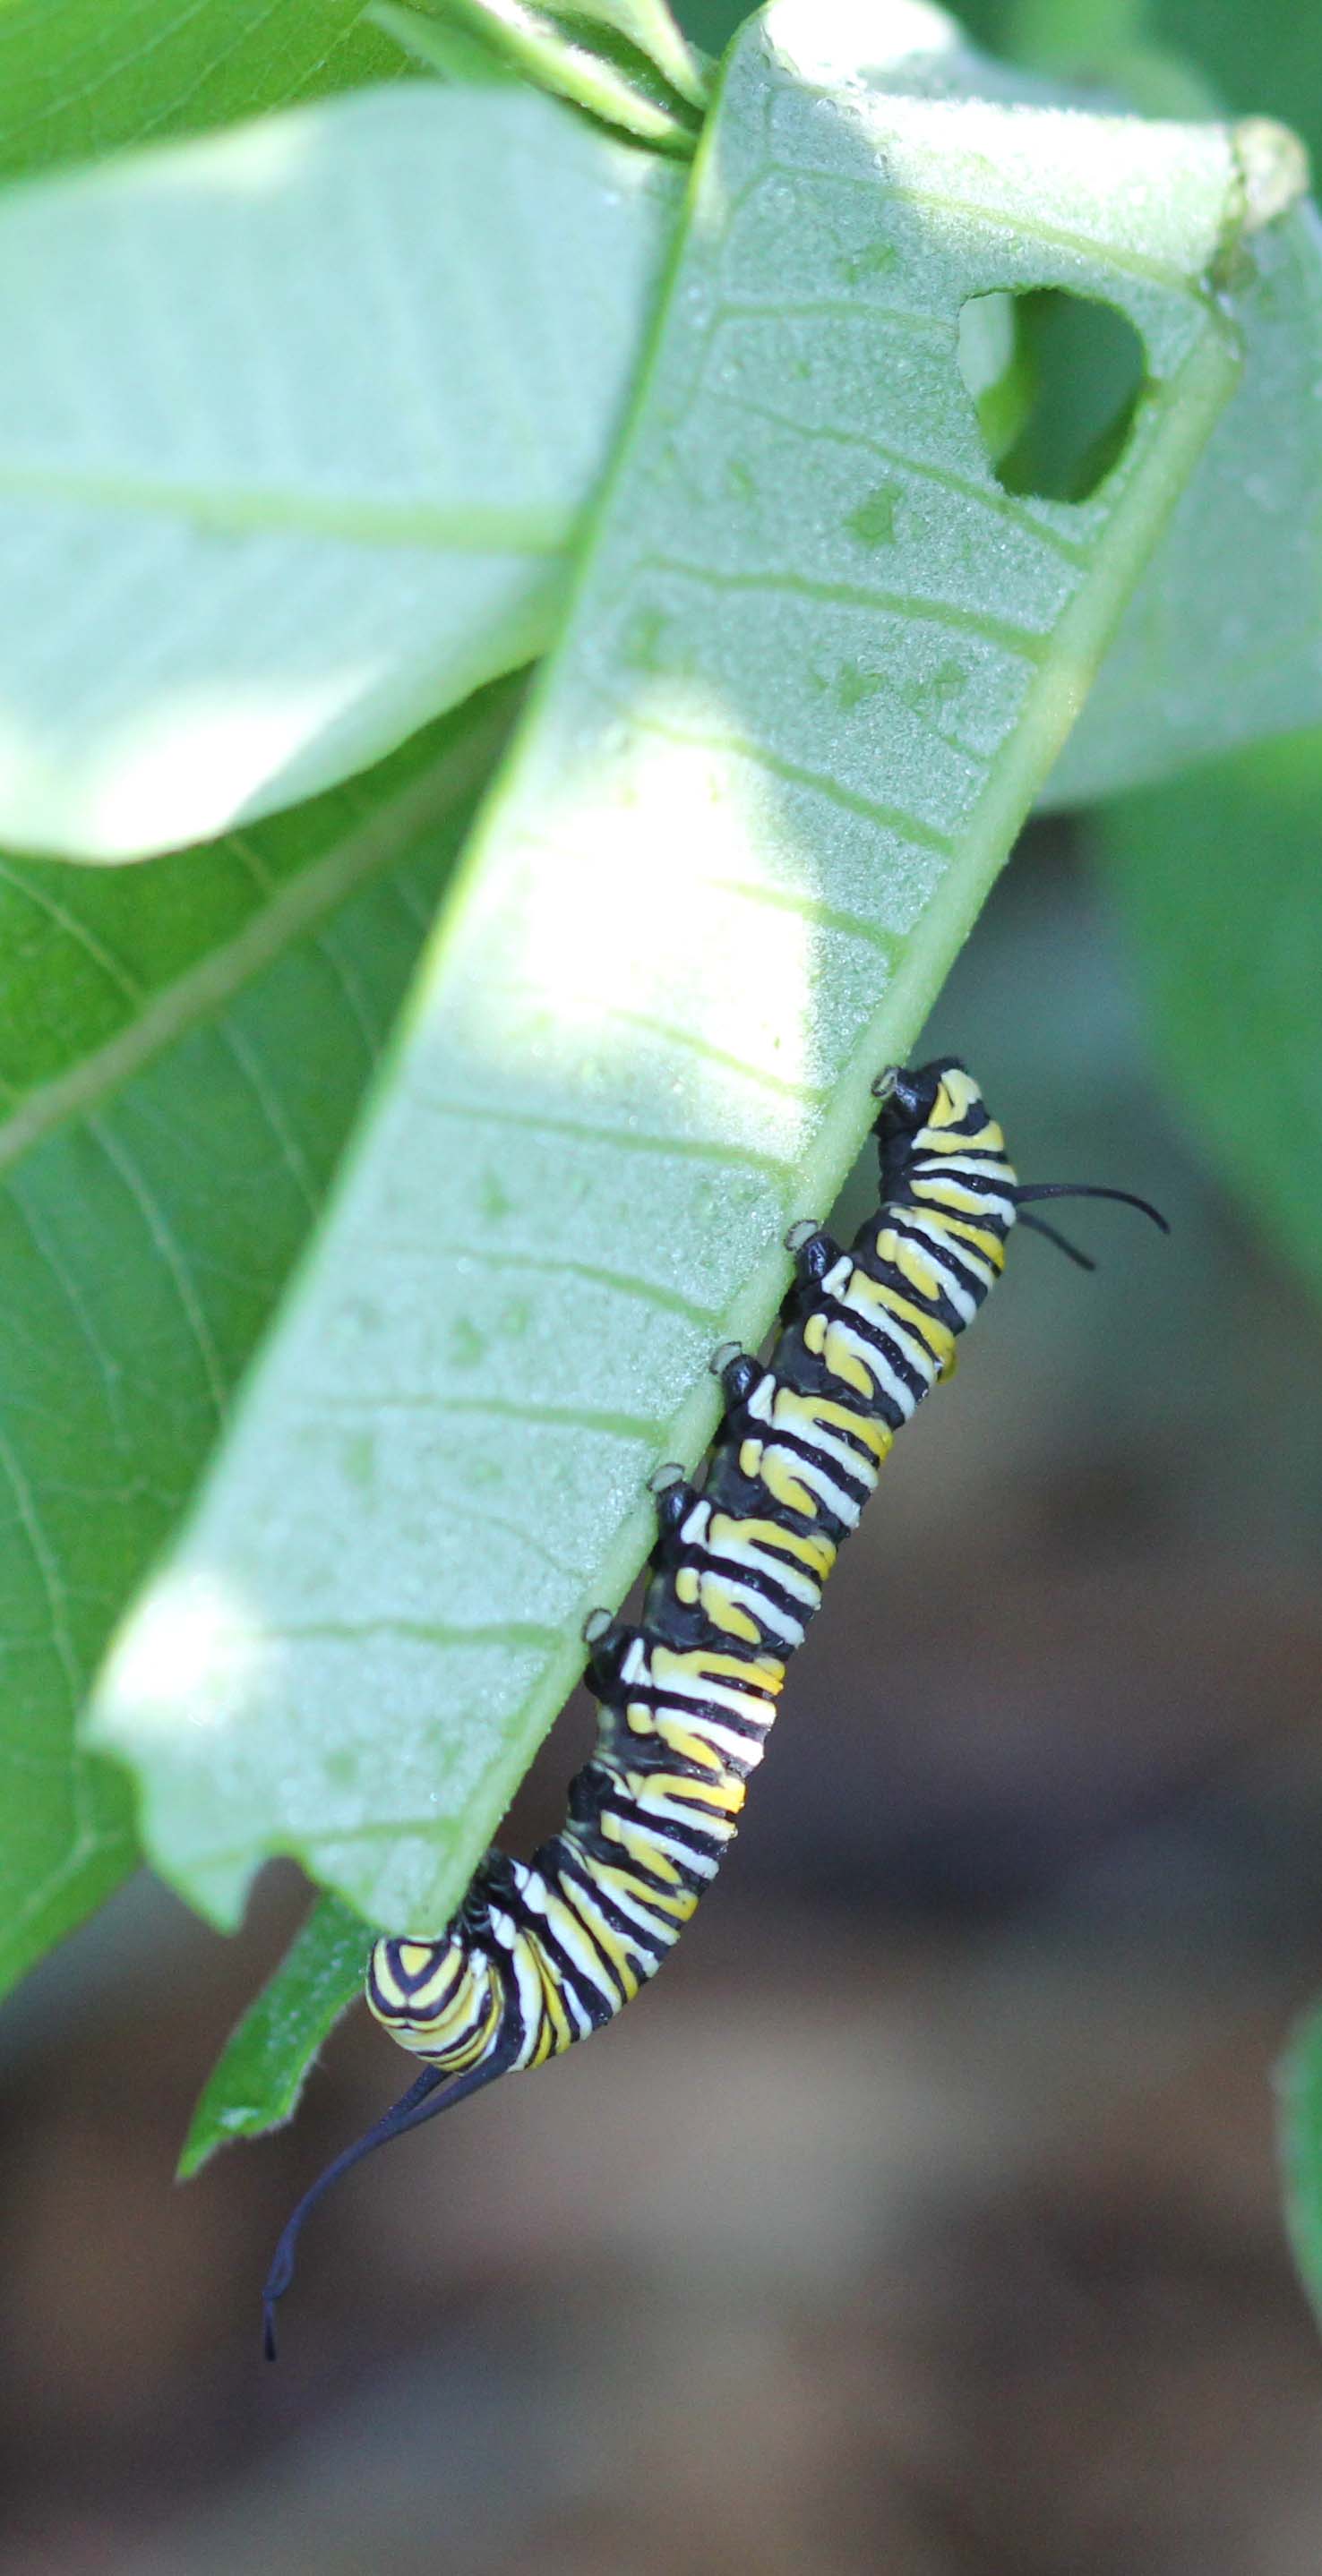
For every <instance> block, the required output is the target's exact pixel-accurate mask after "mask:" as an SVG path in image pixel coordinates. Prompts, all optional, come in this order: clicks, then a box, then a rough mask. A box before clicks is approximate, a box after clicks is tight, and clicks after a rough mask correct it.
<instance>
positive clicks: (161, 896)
mask: <svg viewBox="0 0 1322 2576" xmlns="http://www.w3.org/2000/svg"><path fill="white" fill-rule="evenodd" d="M513 697H514V693H513V691H512V689H511V687H510V685H509V684H508V683H507V684H506V685H505V686H504V688H503V689H501V690H499V691H497V692H494V693H488V695H487V697H486V698H485V699H484V700H480V701H478V702H477V703H476V704H475V705H474V706H473V707H471V708H466V709H464V710H462V711H461V712H459V713H456V714H455V715H454V716H451V717H449V718H446V719H443V720H442V722H441V724H440V725H439V726H436V727H432V728H431V729H429V731H428V732H426V733H425V734H422V735H419V736H418V737H417V738H416V739H415V740H414V741H413V742H412V743H410V744H409V745H408V746H407V747H406V748H405V749H404V750H403V751H402V752H399V753H397V754H396V755H395V757H394V758H393V759H392V760H391V761H390V762H388V763H387V764H385V766H384V767H383V768H382V769H380V770H378V771H374V772H373V773H372V774H371V775H370V776H368V777H364V778H361V779H357V780H355V781H354V782H353V783H352V785H350V786H346V787H341V788H339V789H336V790H335V791H334V792H333V793H332V794H330V795H328V796H327V797H324V798H321V799H318V800H316V801H315V802H314V803H312V804H310V805H307V806H303V807H301V808H300V809H299V810H298V811H297V812H296V813H293V814H289V815H282V816H279V817H276V818H274V819H273V820H271V821H268V822H266V823H263V824H261V825H259V826H258V827H257V828H256V829H255V830H254V831H253V832H252V833H250V834H247V835H244V836H242V837H237V836H236V837H235V838H234V839H232V840H229V841H225V842H222V843H218V844H216V845H215V846H213V847H212V848H211V849H210V850H208V851H207V852H205V853H201V852H197V851H186V852H182V853H180V854H179V855H178V856H177V857H174V858H167V859H161V860H157V861H155V862H153V863H152V864H150V865H149V866H147V867H144V868H140V869H132V870H129V871H114V872H110V873H107V872H105V871H101V870H88V869H81V870H78V871H76V872H74V871H71V870H69V869H64V868H52V867H49V866H43V865H42V864H41V863H40V862H35V861H29V862H26V863H20V862H15V861H11V860H8V859H3V860H0V1268H2V1269H3V1276H4V1283H5V1286H4V1298H3V1301H2V1302H0V1638H2V1639H3V1647H2V1650H0V1664H2V1668H3V1691H2V1693H0V1708H2V1710H3V1717H2V1719H0V1990H2V1989H3V1988H4V1987H6V1986H8V1985H10V1984H12V1983H13V1981H14V1980H15V1978H17V1977H18V1976H19V1975H20V1974H21V1973H22V1972H23V1970H24V1969H25V1968H27V1967H28V1966H30V1964H31V1963H32V1961H33V1960H34V1959H35V1958H37V1957H39V1956H40V1955H41V1953H42V1952H43V1951H44V1950H45V1949H47V1948H49V1946H50V1944H51V1942H52V1941H54V1940H56V1939H58V1938H59V1937H60V1935H61V1934H62V1933H64V1932H67V1931H68V1930H69V1929H70V1927H71V1925H73V1924H75V1923H77V1922H78V1921H79V1920H80V1919H81V1917H82V1916H83V1915H85V1914H86V1913H88V1912H89V1911H90V1910H91V1908H92V1907H93V1906H94V1905H95V1904H96V1903H97V1902H98V1901H99V1900H100V1898H101V1897H103V1896H104V1895H105V1894H106V1893H107V1892H108V1890H109V1889H110V1888H111V1887H112V1886H113V1885H114V1884H115V1882H116V1880H117V1879H119V1878H121V1877H123V1876H124V1874H125V1872H126V1871H127V1870H129V1869H130V1868H132V1867H133V1865H134V1863H135V1861H136V1859H137V1856H138V1855H137V1844H136V1840H135V1837H134V1834H133V1831H132V1827H131V1819H130V1809H129V1799H128V1794H127V1787H128V1784H127V1783H126V1782H125V1781H124V1779H123V1777H122V1775H121V1774H120V1773H119V1772H118V1771H117V1770H116V1769H115V1768H114V1766H112V1765H110V1764H108V1763H105V1762H100V1761H97V1760H95V1759H94V1758H90V1757H88V1756H87V1755H86V1754H84V1753H82V1752H81V1751H80V1750H79V1749H78V1748H77V1747H76V1745H75V1741H74V1722H75V1718H76V1715H77V1712H78V1709H79V1707H80V1704H81V1702H82V1699H83V1696H84V1693H85V1690H86V1688H87V1684H88V1682H89V1680H90V1677H91V1675H92V1673H93V1671H94V1670H95V1667H96V1664H97V1661H98V1658H99V1656H100V1654H101V1652H102V1649H103V1647H104V1645H105V1642H106V1639H107V1636H108V1635H109V1633H110V1630H111V1628H112V1627H113V1625H114V1622H115V1620H116V1619H117V1617H118V1616H119V1615H120V1613H121V1611H122V1610H123V1607H124V1605H125V1603H126V1601H127V1600H128V1599H129V1597H130V1596H131V1594H132V1591H133V1589H134V1587H135V1585H136V1584H138V1583H139V1582H140V1581H141V1579H142V1577H143V1575H144V1573H145V1572H146V1570H147V1567H148V1566H149V1565H150V1563H151V1561H152V1559H153V1557H154V1556H155V1555H156V1554H157V1553H158V1551H159V1549H160V1548H161V1546H162V1544H163V1543H164V1541H165V1540H166V1539H167V1538H168V1537H169V1536H170V1534H171V1532H172V1530H173V1529H174V1527H175V1525H176V1523H177V1520H178V1517H179V1514H180V1512H181V1510H182V1508H183V1506H184V1504H185V1502H186V1501H187V1500H188V1498H189V1495H190V1494H191V1492H192V1489H193V1487H194V1485H195V1483H196V1480H197V1477H198V1475H199V1473H200V1471H201V1469H202V1467H203V1465H204V1463H205V1460H206V1458H207V1455H208V1453H209V1451H210V1449H211V1448H212V1446H213V1444H214V1442H215V1439H216V1436H217V1431H218V1429H219V1426H220V1424H221V1422H222V1420H223V1418H224V1416H225V1413H226V1409H227V1406H228V1402H229V1398H230V1396H231V1394H232V1391H233V1389H234V1386H235V1384H236V1382H237V1380H238V1377H239V1375H240V1372H241V1371H242V1369H243V1367H244V1366H245V1364H246V1362H247V1360H248V1358H249V1356H250V1354H251V1352H252V1349H253V1346H254V1344H255V1342H256V1340H257V1338H258V1336H259V1334H260V1333H261V1331H262V1329H263V1326H264V1325H265V1324H266V1322H267V1320H268V1318H269V1316H270V1314H271V1312H272V1309H273V1307H274V1306H275V1303H276V1300H277V1298H278V1296H279V1294H280V1291H281V1290H282V1288H283V1287H284V1285H285V1282H286V1280H287V1278H288V1275H289V1271H290V1268H291V1265H292V1263H293V1261H294V1259H295V1257H296V1256H297V1254H298V1252H299V1250H300V1248H301V1246H302V1244H303V1241H304V1239H305V1237H306V1235H307V1234H308V1232H309V1230H310V1228H311V1226H312V1223H313V1221H314V1218H315V1216H316V1213H317V1211H318V1209H319V1207H320V1204H321V1201H322V1197H323V1194H324V1191H325V1189H326V1186H327V1183H328V1181H329V1179H330V1176H331V1173H332V1172H333V1170H334V1167H335V1162H336V1157H337V1155H338V1154H339V1152H340V1149H341V1147H342V1145H343V1143H344V1139H345V1136H346V1134H347V1132H348V1129H349V1126H350V1122H351V1120H352V1118H353V1116H354V1113H355V1111H356V1109H357V1107H358V1104H359V1101H360V1099H361V1096H362V1092H363V1088H364V1085H365V1083H366V1081H367V1078H368V1076H369V1074H370V1073H371V1070H372V1068H373V1065H374V1064H375V1062H376V1059H377V1057H378V1055H379V1052H380V1049H381V1046H382V1044H383V1042H384V1039H385V1037H386V1035H387V1032H388V1030H389V1028H390V1025H391V1020H392V1017H393V1013H394V1010H395V1007H396V1005H397V1003H398V1000H399V997H400V995H401V993H402V991H403V989H404V986H405V982H406V979H407V976H408V973H409V970H410V968H411V966H412V965H413V962H414V960H415V958H416V955H417V952H418V949H419V947H420V945H421V942H422V939H423V935H424V933H425V930H426V927H427V924H428V921H429V918H430V913H431V909H432V907H433V905H434V902H435V898H436V894H437V891H438V889H439V886H440V885H441V883H442V881H443V879H444V876H445V873H446V870H447V868H448V866H449V864H450V861H451V859H452V857H453V853H454V850H455V847H456V844H457V841H458V838H459V836H460V833H461V831H462V828H463V824H464V822H465V820H466V817H467V813H468V811H469V809H470V807H471V802H472V799H473V796H474V793H475V791H476V789H477V788H478V786H479V785H480V783H481V782H482V780H483V778H484V777H485V775H486V772H487V769H488V768H489V766H490V764H491V762H492V760H493V759H494V758H495V756H496V754H497V752H498V750H499V748H500V745H501V743H502V741H503V738H504V734H505V731H506V729H507V727H508V722H509V715H510V711H511V708H512V704H513Z"/></svg>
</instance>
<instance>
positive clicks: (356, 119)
mask: <svg viewBox="0 0 1322 2576" xmlns="http://www.w3.org/2000/svg"><path fill="white" fill-rule="evenodd" d="M676 184H677V183H676V181H675V179H674V177H673V175H672V174H671V173H670V172H669V170H668V168H667V167H666V166H665V165H662V164H658V163H656V162H653V161H651V160H649V159H648V158H647V157H646V156H645V155H643V154H640V153H638V152H636V151H633V150H631V149H629V148H628V147H626V146H624V145H623V144H616V143H614V142H612V140H611V139H610V138H609V137H608V136H605V135H602V134H599V133H597V132H595V131H593V130H592V129H591V128H590V127H589V126H588V125H587V124H586V122H585V121H584V120H583V119H581V118H579V117H576V116H575V115H573V114H572V113H571V112H570V111H569V110H567V109H562V108H559V107H557V106H556V105H555V104H554V102H552V101H551V100H549V99H544V98H541V97H539V96H537V95H536V94H535V93H534V92H532V91H530V90H525V89H522V88H518V87H507V88H498V89H467V90H457V89H453V88H446V87H443V86H442V85H441V84H440V83H439V82H433V81H417V82H410V83H405V84H403V85H401V86H400V87H399V88H398V89H394V90H376V91H369V92H366V93H364V94H362V95H360V96H357V97H354V98H350V99H344V100H335V101H332V102H328V103H326V104H325V105H323V106H320V107H317V108H309V109H306V110H302V111H299V112H297V113H294V114H291V115H289V116H287V117H283V118H271V119H268V120H266V121H265V122H262V123H259V124H257V125H254V126H250V127H246V128H244V129H242V130H240V131H237V132H235V133H232V134H228V135H225V136H222V137H219V138H216V139H210V140H208V141H206V142H202V143H197V144H193V145H191V146H186V147H184V146H181V147H178V148H176V149H172V150H169V151H163V152H160V153H155V154H150V155H143V156H141V157H137V158H133V159H126V160H124V161H121V162H119V163H118V164H116V165H114V166H112V167H109V168H105V169H102V170H98V171H95V172H93V173H90V174H89V175H87V176H85V177H77V178H65V179H59V180H53V181H49V182H44V183H41V184H39V185H35V186H33V187H31V188H20V189H16V190H14V191H12V192H11V193H10V194H9V195H8V196H7V197H6V198H3V199H0V345H3V347H4V350H5V365H4V368H3V371H0V550H2V551H3V559H4V564H5V574H4V616H3V619H0V832H3V833H4V834H5V835H6V836H7V837H8V838H9V839H10V841H11V842H14V843H18V844H20V845H22V846H25V847H28V848H32V849H46V850H52V851H60V852H69V853H73V854H75V855H81V856H84V857H92V858H109V859H116V858H121V859H122V858H129V857H135V856H138V855H141V854H142V853H143V852H148V851H153V850H160V849H162V848H164V847H167V846H169V845H171V844H173V843H178V842H181V841H187V840H191V839H199V838H202V837H205V836H209V835H211V834H214V833H216V832H218V831H220V830H223V829H228V828H231V827H232V826H233V825H234V824H235V823H236V822H240V821H244V820H248V819H251V818H252V817H253V816H255V815H257V814H260V813H262V812H264V811H267V810H269V809H270V808H271V807H273V806H278V805H283V804H288V803H290V802H291V801H293V800H295V799H297V798H301V797H304V796H307V795H309V794H311V793H313V792H314V791H316V790H319V789H321V788H323V787H325V786H327V785H329V784H332V783H334V781H335V780H337V779H339V778H341V777H344V776H345V775H347V774H349V773H351V772H353V771H355V770H357V769H360V768H362V767H363V766H364V765H365V764H366V763H367V762H369V761H371V760H373V759H375V758H377V757H378V756H379V755H380V754H381V753H383V752H385V751H387V750H389V749H391V748H392V747H393V746H394V745H395V744H397V743H398V742H399V741H400V740H402V739H403V737H404V736H406V735H407V734H409V733H411V732H412V731H413V730H414V729H415V727H416V726H418V725H419V724H421V723H422V722H423V721H424V720H425V719H427V718H428V717H430V716H432V715H434V714H435V713H437V712H438V711H439V710H441V709H443V708H444V707H446V706H447V705H450V704H453V703H456V702H457V701H458V700H460V699H461V698H463V697H465V696H467V695H468V693H469V692H470V691H471V690H472V689H474V688H475V687H476V686H478V685H479V683H481V682H482V681H484V680H487V679H489V678H491V677H493V676H494V675H495V674H497V673H498V672H501V671H504V670H509V669H512V668H514V667H515V666H516V665H517V664H519V663H520V662H524V661H526V660H527V659H528V658H529V657H530V656H531V655H532V654H534V653H535V652H536V651H538V650H539V649H540V647H541V645H542V644H543V643H544V641H545V639H546V635H547V633H548V631H549V628H550V625H551V624H552V623H553V621H554V619H555V617H556V616H557V614H558V612H559V609H560V607H561V604H562V601H563V596H564V573H565V549H566V546H567V544H568V542H569V538H570V535H571V533H572V530H573V528H574V526H575V524H576V522H577V519H578V517H579V515H580V514H581V512H582V509H583V506H584V503H585V501H586V499H587V496H588V494H589V493H590V491H591V490H592V488H593V486H594V484H595V482H596V480H597V478H598V476H599V474H600V472H601V468H602V465H603V463H604V461H605V458H606V456H607V454H608V452H609V447H610V442H611V439H612V436H613V434H614V430H615V427H616V424H617V419H618V415H619V411H620V408H621V404H622V401H623V398H624V394H625V390H626V387H627V383H628V378H629V372H630V369H631V367H632V365H633V363H634V359H635V355H636V349H637V339H638V330H639V317H640V315H641V313H642V312H644V311H645V310H646V308H647V305H648V303H649V301H650V299H651V296H652V294H653V291H654V284H655V278H656V273H657V268H658V265H659V261H660V258H661V256H662V253H663V251H664V248H665V243H666V239H667V235H668V232H669V229H670V222H671V210H672V209H673V204H674V197H675V186H676ZM203 280H204V281H205V292H202V291H200V289H199V281H203Z"/></svg>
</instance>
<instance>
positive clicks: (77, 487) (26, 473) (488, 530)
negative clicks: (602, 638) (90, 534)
mask: <svg viewBox="0 0 1322 2576" xmlns="http://www.w3.org/2000/svg"><path fill="white" fill-rule="evenodd" d="M4 494H13V495H14V496H15V497H22V498H23V499H24V500H34V499H35V500H48V501H65V502H73V503H78V504H83V505H86V506H87V507H90V508H96V509H122V510H140V511H150V512H154V513H156V514H157V515H158V516H163V517H168V518H176V519H191V520H192V521H193V522H194V524H195V525H196V526H197V527H199V528H204V529H206V530H208V531H210V532H212V533H216V534H223V535H227V536H242V535H246V534H247V533H249V532H250V531H253V530H258V529H269V528H275V529H279V530H285V531H287V532H288V533H289V534H290V535H292V536H313V537H339V538H341V539H342V540H343V541H344V542H345V543H347V544H350V545H370V546H430V547H435V548H437V549H438V550H440V549H444V550H445V551H447V552H449V553H452V554H475V555H476V554H525V555H558V554H562V553H563V552H564V550H565V546H566V543H567V540H568V535H569V530H570V527H571V525H572V521H573V516H574V513H573V511H572V510H566V509H565V507H564V506H563V504H555V503H550V502H546V503H543V504H541V505H532V504H529V505H528V506H526V507H513V506H510V505H506V504H503V503H491V504H481V503H479V504H476V505H475V504H473V503H472V502H467V501H466V502H462V503H459V502H445V501H421V500H417V501H366V500H359V499H356V498H354V497H353V496H352V495H350V494H347V493H340V492H333V493H326V494H324V495H322V494H319V493H315V492H306V491H303V492H286V491H281V490H279V489H278V488H277V489H274V490H270V489H268V490H265V491H262V490H259V489H257V488H256V487H255V486H253V487H250V488H246V489H244V490H242V491H224V490H219V489H208V488H207V486H206V485H203V484H190V483H180V482H176V481H173V480H172V479H170V478H168V477H161V478H156V477H153V476H151V475H149V474H102V473H97V472H94V471H91V470H88V469H85V468H84V467H82V466H59V465H50V464H46V463H43V462H42V461H40V460H39V459H37V458H29V457H24V456H21V455H20V456H10V457H7V458H5V459H4V460H3V461H2V462H0V495H4Z"/></svg>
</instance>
